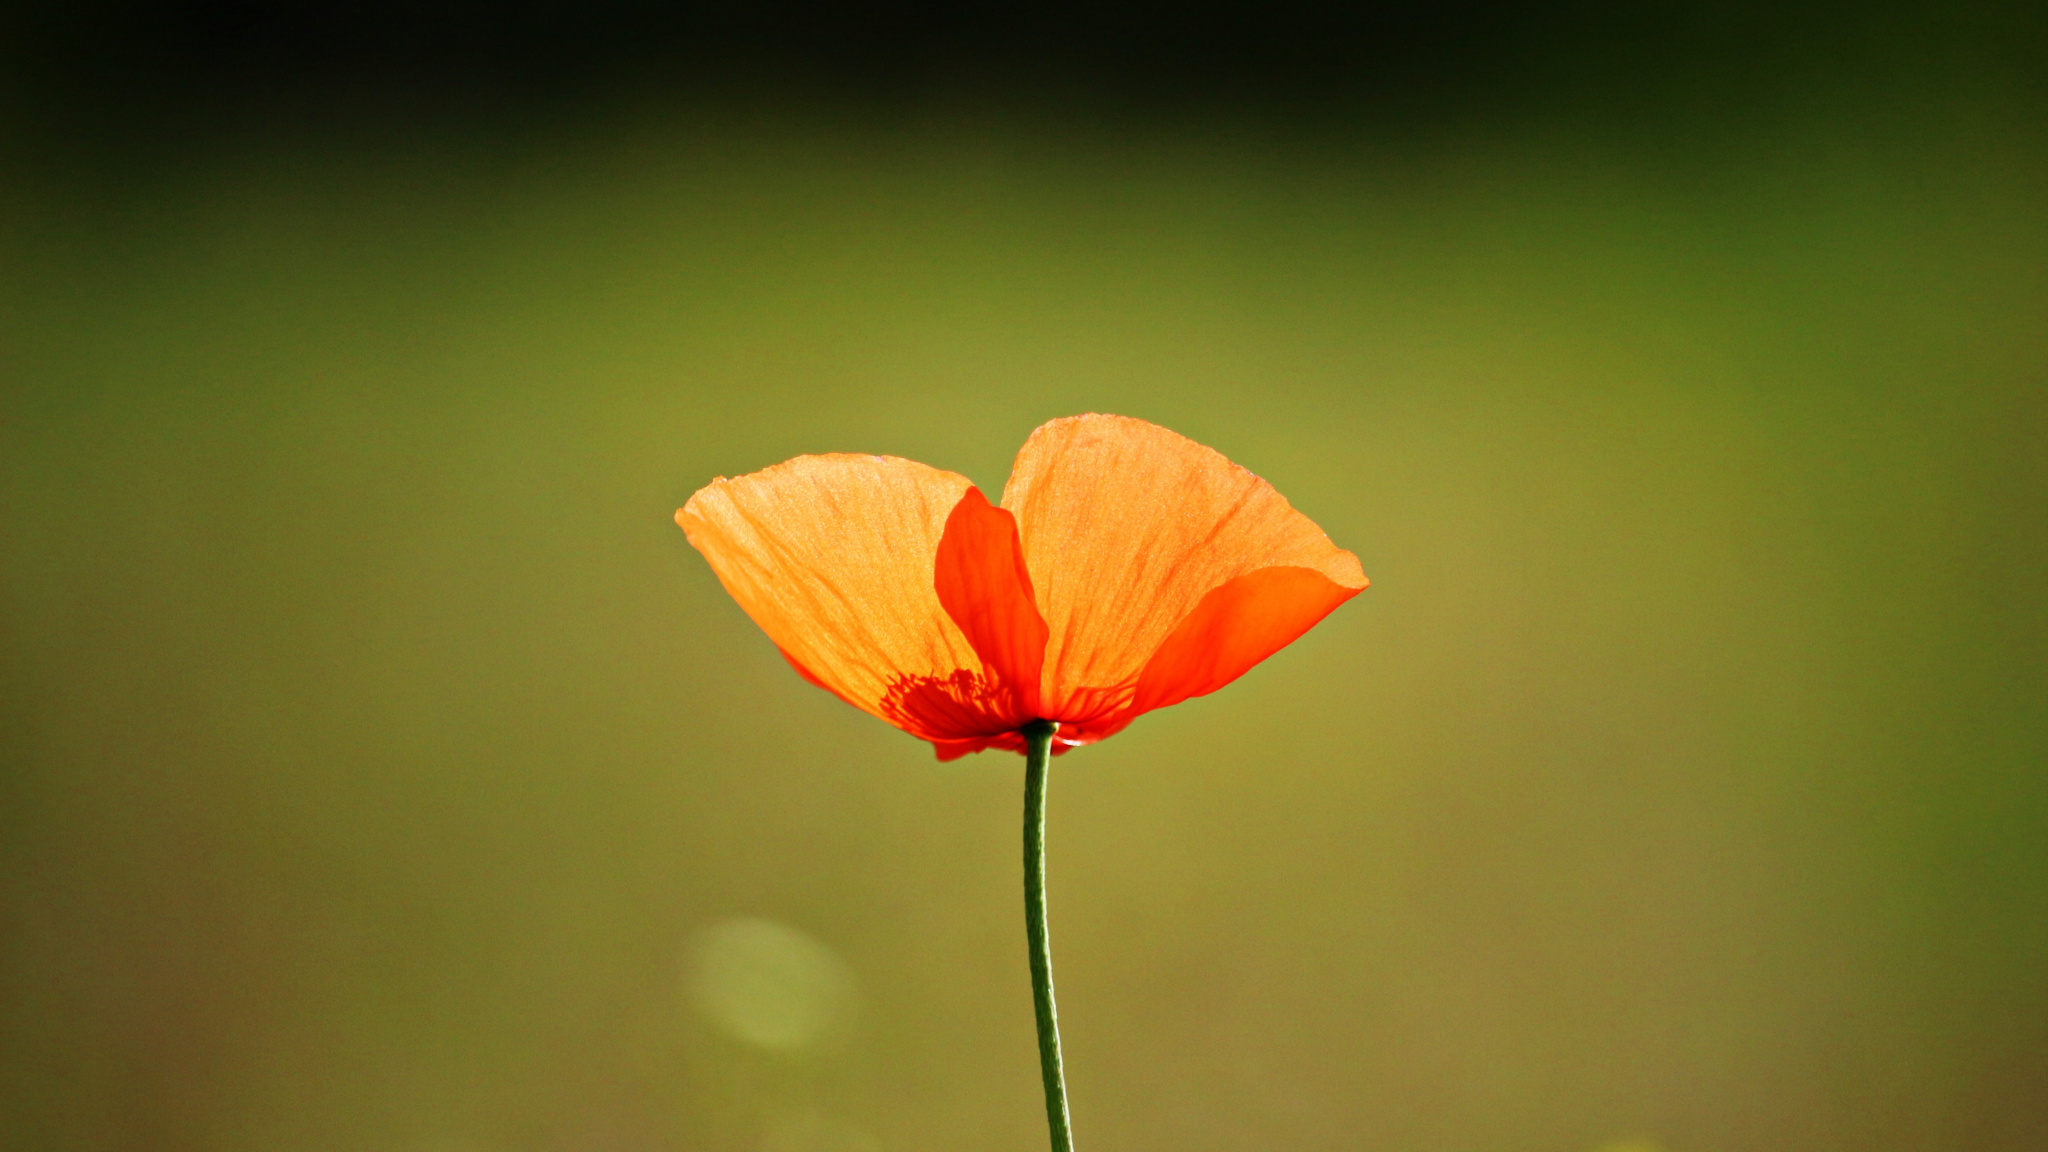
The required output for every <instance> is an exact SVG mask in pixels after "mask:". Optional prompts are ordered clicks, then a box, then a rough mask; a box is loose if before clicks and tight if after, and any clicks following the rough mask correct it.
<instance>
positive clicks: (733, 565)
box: [676, 415, 1367, 760]
mask: <svg viewBox="0 0 2048 1152" xmlns="http://www.w3.org/2000/svg"><path fill="white" fill-rule="evenodd" d="M676 522H677V523H678V524H680V525H681V526H682V528H683V531H684V532H685V533H687V534H688V536H689V539H690V543H691V544H692V545H694V546H695V547H696V548H697V550H698V551H699V552H702V553H703V554H704V556H705V558H706V559H707V560H709V561H710V563H711V567H712V570H713V571H714V572H716V573H717V574H718V578H719V581H720V583H722V584H723V585H724V586H725V588H726V591H728V592H729V593H731V595H732V597H733V599H734V600H736V601H738V602H739V605H740V607H741V608H742V609H744V610H745V611H746V613H747V614H748V615H749V616H751V617H752V618H753V619H754V621H755V623H757V624H759V625H760V626H761V629H762V631H764V632H766V633H767V634H768V636H769V638H770V639H771V640H773V641H774V642H775V644H776V646H777V647H778V648H779V649H781V651H782V654H783V656H784V657H785V658H786V659H788V661H789V662H790V663H791V664H792V665H794V666H795V667H796V669H797V671H798V672H799V673H801V674H802V675H803V677H804V678H805V679H807V680H809V681H811V682H812V683H813V684H816V685H818V686H819V687H822V688H824V689H826V690H827V691H830V692H832V693H834V694H835V695H837V696H839V697H840V698H841V699H843V700H845V701H846V702H848V703H850V704H852V705H854V706H855V707H857V708H861V709H863V710H865V711H867V712H870V713H872V714H874V715H876V716H879V717H880V718H882V719H883V720H886V721H888V722H889V723H891V724H893V725H895V726H896V727H898V728H901V729H903V730H904V731H906V732H909V733H910V734H911V735H913V736H916V737H918V738H919V739H922V740H927V741H930V742H931V743H932V745H933V746H934V748H935V749H937V751H938V754H939V757H940V759H944V760H950V759H953V758H955V757H957V756H961V755H965V754H966V753H968V752H977V751H980V750H982V749H984V748H1008V749H1011V750H1012V751H1019V752H1021V751H1023V749H1024V743H1023V739H1022V737H1021V736H1020V735H1019V731H1018V730H1019V729H1021V728H1022V727H1023V726H1024V725H1025V724H1028V723H1030V722H1031V721H1033V720H1036V719H1047V720H1055V721H1058V722H1059V733H1058V735H1057V737H1056V739H1055V743H1054V750H1055V751H1056V752H1057V751H1064V750H1065V749H1066V748H1069V747H1074V746H1077V745H1081V744H1088V743H1092V742H1094V741H1096V740H1100V739H1102V738H1104V737H1106V736H1109V735H1112V734H1114V733H1116V732H1118V731H1120V730H1121V729H1122V728H1123V727H1124V726H1125V725H1127V724H1129V723H1130V722H1131V721H1132V720H1133V719H1135V718H1137V717H1138V716H1139V715H1142V714H1143V713H1145V712H1149V711H1151V710H1153V709H1156V708H1164V707H1167V706H1168V705H1172V704H1177V703H1179V702H1180V701H1182V700H1185V699H1188V698H1189V697H1191V696H1201V695H1205V694H1207V693H1209V692H1213V691H1215V690H1216V689H1218V688H1221V687H1222V686H1223V685H1225V684H1228V683H1229V682H1230V681H1232V680H1235V679H1236V678H1237V677H1239V676H1241V675H1243V674H1244V673H1245V672H1246V671H1248V670H1249V669H1250V668H1251V667H1252V666H1253V665H1255V664H1257V663H1258V662H1259V661H1261V660H1264V659H1265V658H1266V657H1267V656H1270V655H1272V654H1273V653H1274V652H1276V651H1278V650H1279V649H1281V648H1282V647H1284V646H1286V645H1287V644H1288V643H1290V642H1291V641H1293V640H1294V639H1295V638H1296V637H1298V636H1300V635H1301V634H1302V633H1303V632H1306V631H1307V630H1308V629H1309V628H1311V627H1313V626H1314V625H1315V624H1316V623H1317V622H1318V621H1320V620H1321V619H1322V618H1323V617H1324V616H1326V615H1328V614H1329V613H1330V612H1331V611H1332V610H1333V609H1335V608H1336V607H1337V605H1339V604H1342V603H1343V602H1344V601H1345V600H1348V599H1350V598H1351V597H1352V596H1355V595H1357V594H1358V593H1359V592H1360V591H1363V590H1364V588H1365V587H1366V583H1367V582H1366V579H1365V575H1364V573H1363V572H1362V571H1361V570H1360V568H1359V565H1358V558H1357V557H1355V556H1353V555H1352V554H1351V553H1349V552H1346V551H1344V550H1343V549H1340V548H1338V547H1337V546H1336V545H1334V544H1332V543H1331V542H1330V539H1329V537H1328V536H1326V535H1324V534H1323V532H1322V530H1321V529H1320V528H1317V527H1316V525H1315V524H1314V523H1313V522H1312V521H1310V520H1309V519H1308V518H1307V517H1306V516H1303V515H1302V514H1301V513H1299V512H1296V511H1295V510H1294V509H1293V508H1292V507H1291V506H1289V505H1288V503H1287V501H1286V499H1285V498H1283V497H1282V496H1281V495H1280V494H1279V493H1278V492H1276V491H1274V489H1273V487H1272V486H1271V485H1270V484H1267V483H1266V482H1265V481H1263V480H1261V479H1259V478H1258V477H1257V476H1254V475H1253V474H1252V473H1250V472H1249V471H1246V470H1245V469H1243V468H1240V467H1238V466H1237V465H1235V464H1232V463H1231V462H1230V461H1228V460H1226V459H1224V457H1223V456H1222V455H1221V454H1220V453H1217V452H1216V451H1214V450H1213V449H1209V448H1205V447H1203V446H1202V445H1200V444H1197V443H1195V442H1194V441H1192V440H1189V439H1187V438H1185V437H1182V436H1179V435H1176V434H1175V433H1172V432H1169V431H1167V430H1166V429H1164V428H1161V427H1158V426H1157V425H1154V424H1148V423H1146V422H1144V421H1142V420H1134V419H1130V418H1128V417H1122V416H1102V415H1087V416H1073V417H1068V418H1066V419H1061V420H1054V421H1052V422H1050V423H1048V424H1045V425H1043V426H1041V427H1040V428H1039V429H1038V430H1037V431H1035V432H1033V433H1032V434H1031V437H1030V438H1029V439H1028V440H1026V441H1025V444H1024V447H1023V450H1022V451H1020V452H1019V453H1018V455H1017V463H1016V466H1015V468H1014V469H1013V470H1012V471H1011V473H1010V482H1009V484H1008V485H1007V486H1006V487H1005V489H1004V491H1003V499H1002V504H1001V505H1000V506H997V505H993V504H991V503H990V502H989V501H988V499H987V498H986V497H985V496H984V495H983V494H982V493H981V491H980V490H979V489H977V488H975V487H974V486H973V485H972V484H971V483H969V482H968V480H967V479H966V478H965V477H963V476H959V475H956V474H954V473H951V472H943V471H940V470H939V469H936V468H930V467H927V466H926V465H923V464H918V463H915V462H913V461H909V460H902V459H898V458H896V457H891V456H855V455H826V456H799V457H797V458H796V459H794V460H790V461H786V462H785V463H782V464H778V465H776V466H774V467H772V468H768V469H765V470H763V471H760V472H755V473H752V474H751V475H747V476H741V477H737V478H734V479H730V480H727V479H719V480H716V481H713V482H712V483H711V484H710V485H708V486H706V487H705V488H703V489H701V490H700V491H698V492H697V494H696V495H694V496H692V497H691V498H690V500H689V502H688V503H687V504H685V505H684V506H683V508H682V509H681V510H679V511H678V512H677V513H676Z"/></svg>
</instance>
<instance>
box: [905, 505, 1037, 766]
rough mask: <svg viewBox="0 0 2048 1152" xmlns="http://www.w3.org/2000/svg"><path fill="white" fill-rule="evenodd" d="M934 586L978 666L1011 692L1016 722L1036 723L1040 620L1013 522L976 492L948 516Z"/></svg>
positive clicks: (935, 571)
mask: <svg viewBox="0 0 2048 1152" xmlns="http://www.w3.org/2000/svg"><path fill="white" fill-rule="evenodd" d="M932 584H933V586H934V588H935V589H936V590H937V592H938V594H939V603H940V604H941V605H942V606H943V607H944V608H945V609H946V614H947V615H948V616H951V617H952V618H953V623H955V624H957V625H959V626H960V631H961V632H962V633H964V634H965V635H966V637H967V642H968V643H969V644H972V645H973V646H974V651H975V653H976V654H977V655H979V656H980V657H981V662H982V664H983V666H984V667H986V668H988V669H989V670H990V671H992V672H994V673H995V674H996V677H997V678H998V679H999V680H1001V681H1002V682H1003V683H1004V685H1005V686H1007V687H1008V688H1009V689H1010V690H1011V691H1012V692H1013V693H1014V694H1015V698H1016V711H1015V716H1014V719H1015V720H1016V724H1017V725H1022V724H1024V723H1026V722H1028V721H1030V720H1033V719H1035V718H1037V716H1038V677H1039V672H1040V670H1041V669H1043V668H1044V666H1045V636H1046V628H1045V620H1044V618H1043V617H1041V616H1039V614H1038V605H1037V603H1036V602H1035V599H1034V597H1033V595H1032V591H1031V574H1030V573H1029V572H1027V571H1025V569H1024V546H1023V544H1022V543H1021V542H1020V541H1019V540H1018V539H1017V521H1016V519H1015V518H1014V517H1012V516H1011V515H1010V514H1009V513H1008V512H1005V511H1003V510H1002V509H1001V508H997V507H995V506H994V505H992V504H990V503H989V502H988V497H986V496H983V495H982V494H981V489H979V488H969V489H968V490H967V494H966V495H964V496H962V497H960V502H959V503H958V504H956V505H954V507H953V512H952V515H950V516H948V517H947V518H946V533H945V536H944V537H942V538H941V539H940V540H939V558H938V563H937V565H936V567H935V570H934V572H933V578H932Z"/></svg>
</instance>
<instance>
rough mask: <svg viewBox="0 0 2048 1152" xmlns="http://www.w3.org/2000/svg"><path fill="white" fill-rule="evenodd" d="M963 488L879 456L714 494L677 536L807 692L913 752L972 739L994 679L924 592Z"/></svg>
mask: <svg viewBox="0 0 2048 1152" xmlns="http://www.w3.org/2000/svg"><path fill="white" fill-rule="evenodd" d="M970 487H971V485H970V484H969V483H968V482H967V478H966V477H964V476H958V475H955V474H953V473H951V472H942V471H940V470H938V469H936V468H931V467H928V466H926V465H923V464H919V463H916V462H915V461H911V460H902V459H898V458H896V457H891V456H854V455H830V456H799V457H797V458H796V459H794V460H789V461H786V462H784V463H782V464H778V465H776V466H775V467H773V468H768V469H765V470H763V471H760V472H755V473H752V474H751V475H747V476H740V477H736V478H734V479H730V480H726V479H720V480H716V481H714V482H712V483H711V484H709V485H707V486H706V487H704V488H703V489H701V490H700V491H698V492H697V494H696V495H694V496H692V497H690V500H689V503H687V504H685V505H684V506H683V507H682V508H681V509H680V510H678V511H677V512H676V523H677V524H679V525H681V526H682V528H683V531H684V532H685V533H687V534H688V535H689V538H690V543H691V544H692V545H694V546H695V547H696V548H697V550H698V551H699V552H702V553H703V554H704V558H705V559H706V560H708V561H710V563H711V568H712V570H713V571H714V572H716V573H717V574H718V579H719V582H720V583H721V584H723V585H725V589H726V591H727V592H729V593H731V594H732V598H733V599H734V600H736V601H738V603H739V605H740V607H741V608H742V609H744V610H745V611H746V613H747V615H749V616H751V617H753V619H754V622H755V623H756V624H759V625H760V626H761V630H762V631H763V632H766V633H767V634H768V637H769V639H771V640H773V641H774V642H775V644H776V646H777V647H778V648H780V649H781V650H782V652H783V655H784V656H785V657H786V658H787V659H788V660H789V662H790V663H791V664H793V665H795V666H796V667H797V670H798V671H799V672H801V673H803V674H804V677H805V679H808V680H810V681H812V682H813V683H816V684H819V685H821V686H823V687H825V688H827V689H829V690H830V691H832V692H833V693H835V694H837V695H838V696H840V697H841V698H842V699H844V700H846V701H847V702H848V703H850V704H853V705H854V706H855V707H858V708H861V709H864V710H866V711H868V712H871V713H873V714H874V715H876V716H879V717H881V718H882V719H884V720H887V721H888V722H889V723H891V724H894V725H896V726H897V727H899V728H902V729H903V730H905V731H907V732H910V733H911V734H912V735H915V736H918V737H921V738H923V739H927V740H933V741H939V740H960V739H971V738H974V737H977V736H981V735H983V734H985V733H986V732H987V731H988V723H989V721H988V713H989V711H990V709H989V708H988V704H989V701H990V698H991V697H992V695H993V694H994V692H995V689H996V685H995V678H994V677H993V676H992V675H990V674H989V673H988V671H987V670H986V669H984V667H983V665H982V662H981V659H980V657H979V656H977V655H976V654H975V651H974V648H973V645H972V644H970V643H969V642H968V639H967V637H966V636H965V635H963V634H962V633H961V631H960V629H959V627H958V626H956V625H955V624H954V623H953V621H952V618H951V617H949V616H948V615H947V614H946V610H945V608H944V607H943V606H941V605H940V603H939V597H938V594H937V592H936V591H935V590H934V588H933V586H932V572H933V565H934V563H935V561H936V558H937V555H938V551H939V541H940V539H941V538H942V536H943V535H944V533H945V526H946V521H947V518H948V516H949V515H950V514H951V513H952V511H953V509H954V507H955V506H956V505H958V504H959V502H960V497H961V496H962V494H964V493H965V492H966V491H967V490H968V489H969V488H970Z"/></svg>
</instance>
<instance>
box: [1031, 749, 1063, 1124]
mask: <svg viewBox="0 0 2048 1152" xmlns="http://www.w3.org/2000/svg"><path fill="white" fill-rule="evenodd" d="M1059 727H1060V726H1059V725H1058V724H1056V723H1054V722H1052V721H1050V720H1034V721H1032V722H1031V723H1029V724H1027V725H1025V726H1024V748H1025V752H1024V932H1025V935H1027V936H1028V937H1030V940H1031V1000H1032V1003H1033V1004H1034V1005H1035V1006H1036V1007H1037V1009H1038V1071H1039V1073H1040V1074H1041V1075H1042V1076H1044V1077H1045V1122H1046V1125H1047V1126H1048V1127H1050V1128H1051V1129H1052V1152H1074V1133H1073V1129H1072V1126H1071V1125H1070V1123H1069V1122H1068V1120H1067V1073H1066V1069H1065V1068H1064V1067H1063V1066H1062V1065H1061V1063H1060V1021H1059V1010H1058V1009H1057V1008H1056V1007H1055V1006H1054V1005H1053V999H1052V944H1051V942H1050V941H1048V940H1047V938H1046V932H1045V790H1046V780H1047V776H1048V773H1047V771H1046V769H1047V767H1048V766H1049V765H1050V764H1051V763H1052V734H1053V733H1054V732H1057V731H1059Z"/></svg>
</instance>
